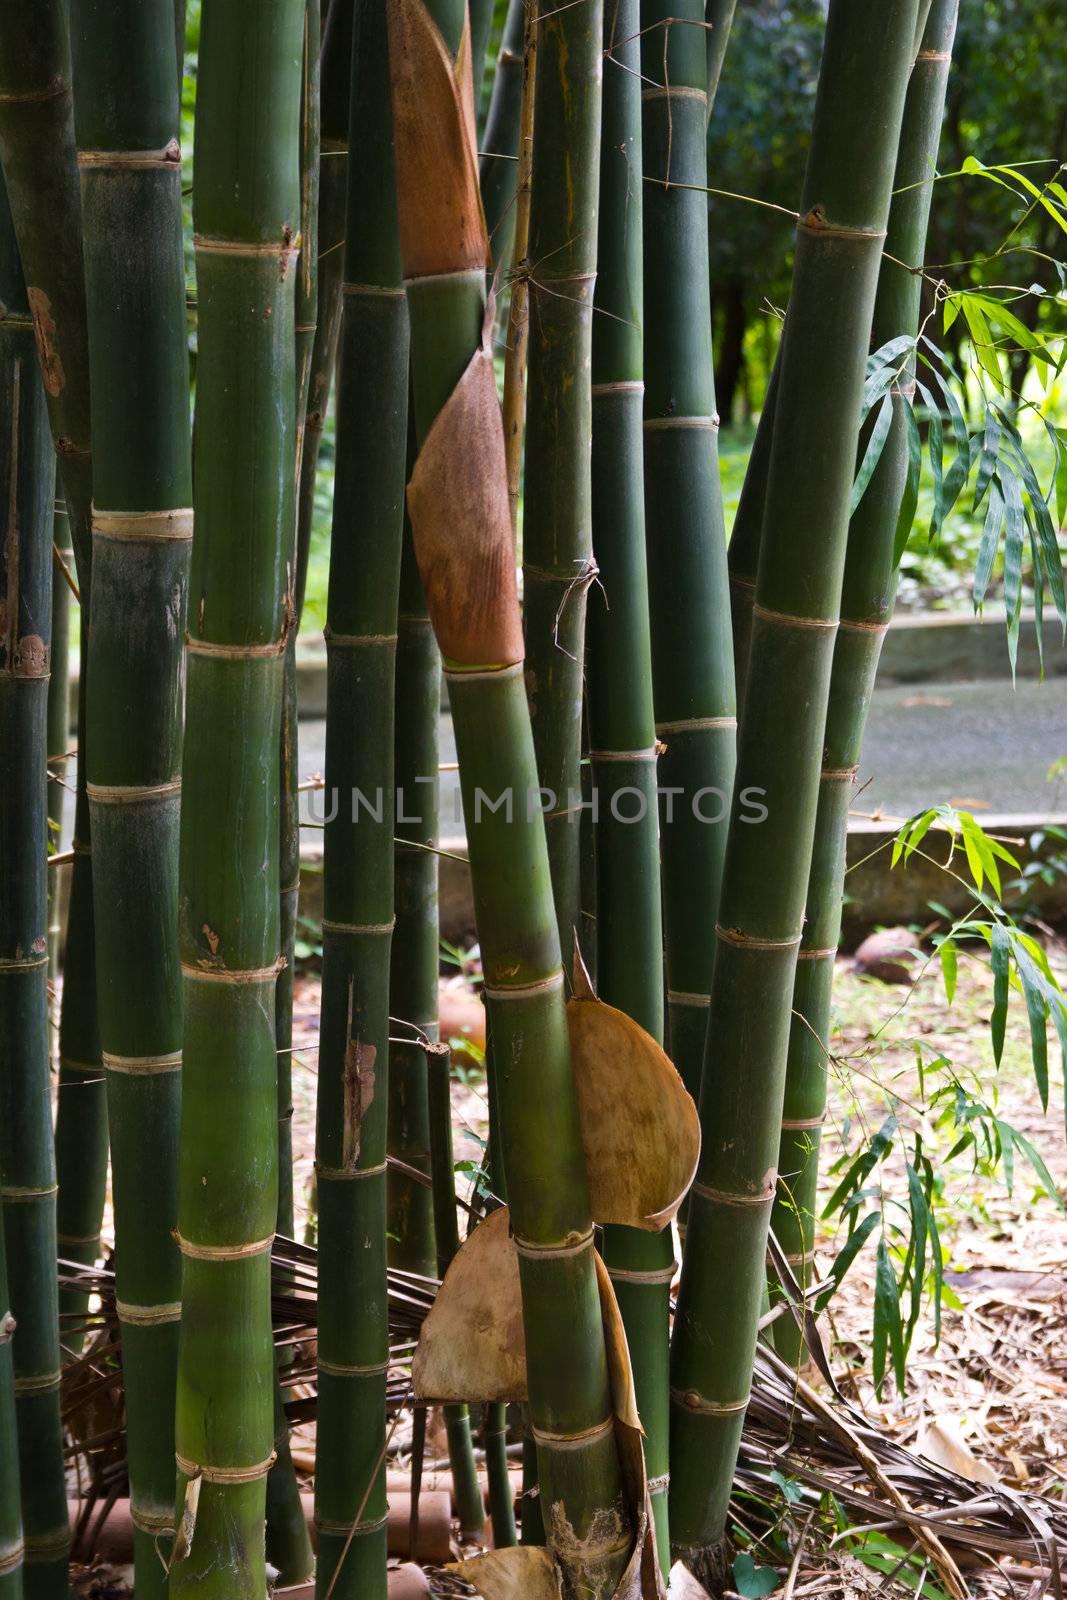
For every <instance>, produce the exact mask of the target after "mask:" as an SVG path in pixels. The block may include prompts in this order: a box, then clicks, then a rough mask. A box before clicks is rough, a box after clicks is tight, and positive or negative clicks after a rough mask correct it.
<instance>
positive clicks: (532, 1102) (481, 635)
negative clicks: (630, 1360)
mask: <svg viewBox="0 0 1067 1600" xmlns="http://www.w3.org/2000/svg"><path fill="white" fill-rule="evenodd" d="M389 20H390V66H391V72H392V78H393V105H394V116H395V125H396V140H397V152H398V154H397V170H398V188H399V198H400V239H401V252H402V258H403V263H404V273H405V278H406V282H407V293H408V302H409V306H410V312H411V330H412V378H413V393H414V402H415V432H416V438H417V442H418V446H419V454H418V457H417V458H416V461H415V467H414V470H413V473H412V479H411V484H410V486H409V490H408V503H409V510H410V513H411V521H412V529H413V537H414V542H415V554H416V558H417V560H418V563H419V570H420V573H421V575H422V579H423V584H424V587H425V589H426V596H427V602H428V605H429V609H430V616H431V618H432V619H433V624H434V631H435V633H436V635H437V640H438V644H439V646H440V648H441V653H442V656H443V657H444V662H445V671H446V674H447V677H448V685H449V700H450V704H451V708H452V716H453V722H454V726H455V730H456V742H457V748H458V751H459V768H460V781H461V785H462V790H463V803H464V813H465V816H466V821H467V837H468V847H469V853H470V864H471V878H472V883H473V889H474V905H475V916H476V920H477V926H478V935H479V942H480V945H481V950H482V959H483V967H484V972H485V985H486V995H487V999H488V1004H489V1027H490V1029H491V1031H492V1035H493V1048H494V1061H495V1062H496V1063H497V1066H498V1070H497V1072H496V1075H495V1077H496V1083H497V1091H498V1104H499V1112H500V1133H501V1149H502V1154H503V1161H504V1169H505V1172H506V1176H507V1186H508V1197H509V1201H510V1208H511V1221H512V1226H513V1229H514V1234H515V1240H516V1244H517V1247H518V1253H519V1269H520V1281H521V1289H522V1300H523V1321H524V1326H525V1334H526V1353H527V1369H528V1378H529V1403H530V1417H531V1425H532V1428H533V1430H534V1436H535V1438H536V1441H537V1450H538V1457H539V1468H540V1472H539V1476H540V1485H541V1495H542V1497H543V1500H542V1503H543V1504H544V1505H545V1506H547V1507H549V1508H550V1512H549V1519H548V1522H549V1525H548V1529H547V1532H548V1540H549V1543H550V1545H551V1546H552V1547H553V1550H554V1553H555V1555H556V1556H557V1558H558V1560H559V1562H560V1564H561V1567H562V1569H563V1582H564V1588H565V1592H571V1591H572V1590H573V1591H578V1590H580V1591H581V1592H583V1593H584V1594H586V1595H587V1596H588V1597H589V1600H607V1597H608V1596H610V1595H612V1594H613V1593H614V1590H615V1587H616V1584H617V1582H618V1579H619V1577H620V1575H621V1573H622V1571H623V1568H624V1567H625V1564H626V1562H627V1559H628V1558H629V1555H630V1551H631V1548H632V1543H633V1530H632V1528H631V1527H630V1525H629V1518H628V1515H627V1513H626V1512H625V1510H623V1509H622V1508H623V1506H624V1502H623V1499H622V1478H621V1468H620V1464H619V1458H618V1454H617V1450H616V1445H615V1438H614V1425H613V1421H612V1410H611V1401H610V1396H609V1390H608V1374H607V1362H606V1354H605V1343H604V1332H603V1324H602V1320H601V1310H600V1302H599V1295H598V1291H597V1285H596V1271H595V1262H594V1254H593V1232H592V1223H591V1214H590V1206H589V1197H588V1187H587V1181H586V1176H585V1165H584V1160H583V1155H582V1146H581V1140H580V1133H579V1128H578V1118H577V1104H576V1097H575V1090H574V1082H573V1078H572V1075H571V1067H570V1046H569V1040H568V1034H567V1022H566V1014H565V1007H564V993H563V973H562V968H561V963H560V946H559V938H558V930H557V921H556V911H555V906H554V903H553V898H552V884H551V875H550V870H549V863H548V850H547V844H546V837H545V826H544V820H543V817H542V815H541V812H540V808H539V807H538V806H537V805H536V803H534V804H530V803H529V802H530V800H531V798H533V799H536V795H537V783H538V774H537V765H536V759H535V755H534V748H533V739H532V732H531V727H530V714H529V710H528V707H527V701H526V691H525V684H524V675H523V643H522V632H521V625H520V617H519V609H518V598H517V594H516V589H515V574H514V557H513V549H512V537H511V527H510V516H509V510H508V504H507V482H506V467H505V459H504V439H503V428H502V426H501V420H500V412H499V405H498V401H497V397H496V386H495V382H494V378H493V368H492V356H491V352H490V348H489V343H488V340H489V334H488V330H487V321H488V319H487V317H486V309H485V301H484V297H485V273H486V258H487V253H488V246H487V241H486V237H485V231H484V221H483V218H482V215H481V206H480V200H479V196H478V189H477V165H476V156H475V150H474V139H473V128H472V121H473V118H472V115H471V111H472V108H471V105H470V101H469V99H468V95H469V89H467V88H466V87H465V85H464V83H463V79H462V75H461V73H457V66H456V63H457V57H459V58H460V60H461V61H462V57H463V54H464V45H463V39H464V32H465V7H464V6H463V5H462V4H457V3H455V0H434V3H433V4H432V5H431V6H427V5H424V4H423V0H390V9H389ZM594 49H595V54H596V55H597V57H598V58H599V50H600V35H599V18H598V27H597V30H596V35H595V41H594ZM592 70H593V71H594V72H595V74H596V77H597V79H599V65H598V64H597V66H596V67H595V68H594V69H592ZM574 87H575V93H576V95H578V97H579V98H581V97H582V96H583V95H584V93H585V92H586V91H587V90H589V88H590V80H589V79H588V78H587V77H586V76H585V74H584V73H583V72H582V71H579V70H578V69H577V66H576V78H575V85H574ZM427 118H429V119H431V121H430V125H432V126H435V127H438V128H439V129H440V142H439V144H435V145H434V146H433V147H432V148H431V146H430V143H429V141H428V139H427V138H426V137H425V135H424V129H425V128H426V126H427V122H426V119H427ZM598 120H599V119H598ZM445 156H447V159H445ZM592 247H593V248H594V249H595V239H594V240H593V241H592ZM509 795H510V797H511V804H510V806H509V804H508V796H509ZM487 802H491V803H492V806H493V807H494V808H495V809H490V804H489V803H487ZM546 1171H551V1173H552V1181H551V1182H549V1183H546V1182H545V1177H544V1175H545V1173H546Z"/></svg>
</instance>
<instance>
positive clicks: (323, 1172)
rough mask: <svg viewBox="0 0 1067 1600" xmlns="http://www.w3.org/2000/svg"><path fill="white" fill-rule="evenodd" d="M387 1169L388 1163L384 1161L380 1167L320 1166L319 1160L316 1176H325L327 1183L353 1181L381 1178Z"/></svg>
mask: <svg viewBox="0 0 1067 1600" xmlns="http://www.w3.org/2000/svg"><path fill="white" fill-rule="evenodd" d="M385 1170H386V1163H385V1162H384V1161H383V1162H382V1164H381V1166H380V1167H324V1166H320V1164H319V1163H318V1162H317V1161H316V1163H315V1176H316V1177H317V1178H325V1179H326V1181H327V1183H330V1182H341V1183H351V1182H352V1180H353V1179H357V1178H380V1177H381V1176H382V1174H383V1173H384V1172H385Z"/></svg>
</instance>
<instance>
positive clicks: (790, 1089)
mask: <svg viewBox="0 0 1067 1600" xmlns="http://www.w3.org/2000/svg"><path fill="white" fill-rule="evenodd" d="M958 10H959V0H934V5H933V7H932V9H931V10H930V13H929V20H928V21H927V23H926V29H925V33H924V35H923V38H922V41H921V47H920V50H919V54H918V57H917V59H916V62H915V66H914V67H913V69H912V74H911V81H910V83H909V85H908V94H907V99H906V101H905V104H904V120H903V123H902V126H901V135H900V149H899V152H898V155H897V165H896V175H895V177H894V180H893V187H894V191H895V192H894V197H893V203H892V205H891V207H890V211H889V225H888V232H887V236H886V245H885V256H884V258H883V261H882V267H881V271H880V273H879V277H878V295H877V298H876V300H875V307H874V320H873V326H872V332H871V348H872V350H878V349H881V347H882V346H883V345H884V344H887V343H888V341H889V340H890V339H895V338H897V337H899V336H900V335H902V334H907V335H910V336H912V337H914V335H915V333H916V332H917V330H918V326H919V310H920V297H921V291H922V279H921V277H920V276H919V275H918V274H917V273H914V272H910V271H909V270H908V267H918V266H921V264H922V260H923V255H924V252H925V249H926V229H927V223H928V221H929V216H930V202H931V197H932V194H933V184H932V183H931V182H930V181H929V180H930V178H931V177H932V175H933V173H934V171H935V169H936V163H937V150H938V144H939V142H940V136H941V121H942V117H943V115H944V107H945V90H946V86H947V83H948V73H949V64H950V60H951V56H952V43H953V38H954V36H955V30H956V17H957V13H958ZM901 262H903V263H906V265H904V266H902V265H900V264H899V263H901ZM911 381H912V382H914V369H912V380H911ZM905 387H906V384H905ZM908 403H909V397H908V396H907V395H905V394H897V395H896V396H894V399H893V421H892V424H891V426H890V431H889V436H888V438H887V439H886V442H885V445H884V447H883V450H882V454H881V456H880V457H879V460H878V465H877V466H876V468H875V470H874V474H873V476H872V478H871V481H870V483H869V484H868V485H867V489H866V492H865V494H864V496H863V499H862V500H861V501H860V503H859V505H858V506H857V508H856V511H855V513H854V514H853V517H852V521H851V523H850V525H849V533H848V551H847V554H846V558H845V572H844V584H843V588H842V593H841V627H840V629H839V631H838V634H837V639H836V641H835V644H834V657H833V668H832V671H831V675H830V696H829V704H828V706H827V713H826V730H825V734H824V738H823V749H822V773H821V777H820V784H819V801H818V810H817V812H816V818H815V843H814V849H813V853H812V864H811V873H810V876H809V878H808V896H807V906H806V909H805V917H804V931H803V936H802V938H801V942H800V954H799V958H798V962H797V972H796V978H795V979H794V984H793V1021H792V1025H791V1028H790V1033H789V1058H788V1062H787V1066H786V1081H785V1102H784V1106H783V1123H782V1137H781V1145H780V1148H779V1154H778V1171H779V1174H780V1177H779V1184H778V1193H777V1199H776V1202H775V1205H774V1208H773V1210H772V1213H771V1226H772V1227H773V1229H774V1231H775V1235H776V1237H777V1239H778V1242H779V1244H780V1245H781V1247H782V1249H783V1250H784V1251H785V1253H786V1255H787V1256H788V1258H789V1260H790V1263H791V1264H792V1266H793V1270H794V1273H795V1275H796V1276H797V1278H798V1279H799V1280H800V1282H801V1284H802V1285H803V1284H805V1283H806V1282H807V1281H808V1280H809V1279H810V1277H811V1252H812V1247H813V1243H814V1235H815V1206H816V1190H817V1187H818V1182H819V1146H820V1137H821V1124H822V1119H823V1117H824V1116H825V1114H826V1065H827V1052H828V1050H829V1043H830V1010H831V1000H832V992H833V980H834V959H835V955H836V952H837V946H838V944H839V942H840V937H841V904H842V898H843V894H844V874H845V845H846V841H847V837H848V809H849V801H850V799H851V795H852V788H853V784H854V782H855V777H856V769H857V766H858V764H859V759H860V751H861V748H862V744H863V730H864V726H865V724H866V720H867V712H868V710H869V708H870V703H871V695H872V692H873V690H874V680H875V675H876V673H877V670H878V658H879V656H880V654H881V650H882V641H883V639H884V638H885V630H886V628H887V627H888V625H889V620H890V617H891V616H892V612H893V602H894V599H895V597H896V583H897V569H896V567H895V565H894V542H895V535H896V525H897V515H898V513H899V510H900V503H901V499H902V497H903V493H904V485H905V480H906V478H907V472H908V428H907V421H906V415H905V413H906V407H907V405H908ZM872 426H873V419H872V421H871V422H870V423H869V424H868V426H867V427H866V429H865V430H864V436H863V437H862V438H861V441H860V448H859V451H858V452H857V461H860V460H862V453H863V449H864V446H865V442H866V438H867V437H869V434H870V430H871V427H872ZM775 1344H776V1346H777V1348H778V1350H779V1353H780V1354H782V1355H783V1356H784V1357H785V1358H786V1359H787V1360H796V1359H799V1357H800V1352H801V1339H800V1333H799V1329H798V1327H797V1324H796V1322H795V1321H794V1319H793V1318H792V1317H780V1318H779V1319H778V1322H777V1323H776V1324H775Z"/></svg>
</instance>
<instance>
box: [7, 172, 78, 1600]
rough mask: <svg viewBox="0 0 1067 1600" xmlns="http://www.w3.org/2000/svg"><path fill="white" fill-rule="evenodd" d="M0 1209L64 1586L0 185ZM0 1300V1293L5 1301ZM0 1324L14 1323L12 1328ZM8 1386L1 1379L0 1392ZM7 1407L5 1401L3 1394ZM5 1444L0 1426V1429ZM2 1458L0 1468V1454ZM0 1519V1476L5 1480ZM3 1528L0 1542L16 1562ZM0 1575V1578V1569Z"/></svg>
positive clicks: (25, 426)
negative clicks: (0, 1486)
mask: <svg viewBox="0 0 1067 1600" xmlns="http://www.w3.org/2000/svg"><path fill="white" fill-rule="evenodd" d="M0 305H2V306H3V315H2V317H0V505H3V506H4V508H5V509H4V518H3V541H2V552H0V619H2V621H0V768H2V770H3V772H4V775H5V777H4V782H3V784H0V858H2V860H3V862H4V869H3V872H2V873H0V1209H2V1221H3V1230H4V1235H5V1241H4V1243H5V1254H6V1273H7V1282H8V1288H9V1292H10V1297H11V1304H10V1310H11V1314H12V1315H13V1317H14V1324H15V1325H14V1329H13V1330H12V1327H11V1324H10V1321H7V1322H6V1324H5V1334H4V1337H5V1343H4V1345H3V1346H2V1347H0V1349H2V1350H3V1352H4V1365H5V1366H6V1367H7V1368H8V1370H9V1371H10V1370H11V1366H12V1365H13V1371H14V1378H13V1382H12V1388H13V1391H14V1400H15V1412H16V1418H17V1434H18V1452H17V1454H18V1472H19V1478H20V1480H21V1508H22V1528H23V1540H24V1570H23V1586H24V1589H25V1593H26V1595H27V1597H28V1600H37V1597H41V1600H51V1597H53V1596H55V1597H57V1600H58V1597H59V1596H65V1595H66V1593H67V1555H68V1550H69V1543H70V1540H69V1534H68V1528H67V1503H66V1489H65V1485H64V1477H63V1430H62V1424H61V1421H60V1410H59V1366H60V1351H59V1320H58V1291H57V1280H56V1269H55V1261H56V1180H55V1155H54V1150H53V1145H52V1110H51V1101H50V1085H49V1054H50V1052H49V1039H48V904H47V890H46V885H45V878H46V873H47V868H46V851H45V840H46V837H47V828H48V809H47V805H48V802H47V792H46V781H47V780H46V765H47V757H48V749H47V733H48V722H47V717H48V658H49V645H50V639H49V629H50V626H51V620H52V516H53V504H54V496H55V456H54V453H53V450H52V442H51V438H50V436H49V428H48V415H47V412H46V409H45V394H44V388H43V385H42V383H41V369H40V366H39V364H38V360H37V354H36V350H35V346H34V331H33V324H32V321H31V305H32V297H31V296H30V295H29V294H28V292H27V288H26V285H25V282H24V280H23V276H22V270H21V267H20V264H19V252H18V248H17V246H16V242H15V233H14V228H13V226H12V220H11V213H10V211H9V209H8V205H7V200H6V197H4V196H3V194H2V192H0ZM6 1310H7V1308H6V1306H5V1311H6ZM12 1331H13V1332H14V1338H13V1339H12V1337H11V1335H12ZM9 1394H10V1391H9ZM5 1409H6V1408H5ZM9 1443H10V1441H9ZM0 1470H2V1469H0ZM5 1502H6V1504H5V1513H6V1516H5V1520H7V1521H8V1522H10V1518H11V1517H12V1515H13V1513H14V1512H15V1510H16V1508H15V1507H14V1506H13V1505H12V1503H11V1480H9V1483H8V1488H7V1493H6V1495H5ZM13 1546H14V1539H13V1538H12V1540H11V1547H9V1548H11V1555H10V1557H9V1559H10V1560H11V1561H12V1562H14V1558H15V1551H14V1548H13ZM0 1581H2V1580H0Z"/></svg>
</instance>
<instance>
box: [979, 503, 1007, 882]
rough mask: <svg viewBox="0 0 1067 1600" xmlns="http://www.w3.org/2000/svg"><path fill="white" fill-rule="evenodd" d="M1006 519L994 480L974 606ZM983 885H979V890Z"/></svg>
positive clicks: (985, 585)
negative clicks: (1002, 524)
mask: <svg viewBox="0 0 1067 1600" xmlns="http://www.w3.org/2000/svg"><path fill="white" fill-rule="evenodd" d="M1003 519H1004V501H1003V498H1002V496H1001V492H1000V485H999V483H998V482H997V480H996V479H994V480H993V481H992V482H991V483H990V485H989V498H988V503H987V505H986V514H985V522H984V523H983V525H982V538H981V542H980V544H979V546H978V560H977V562H976V563H975V569H974V604H975V607H976V608H980V607H981V605H982V602H983V601H984V600H985V597H986V591H987V590H988V588H989V580H990V578H991V577H992V575H993V562H994V560H995V559H996V554H997V545H998V544H999V542H1000V528H1001V523H1002V522H1003ZM980 887H981V885H980V884H979V888H980Z"/></svg>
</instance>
